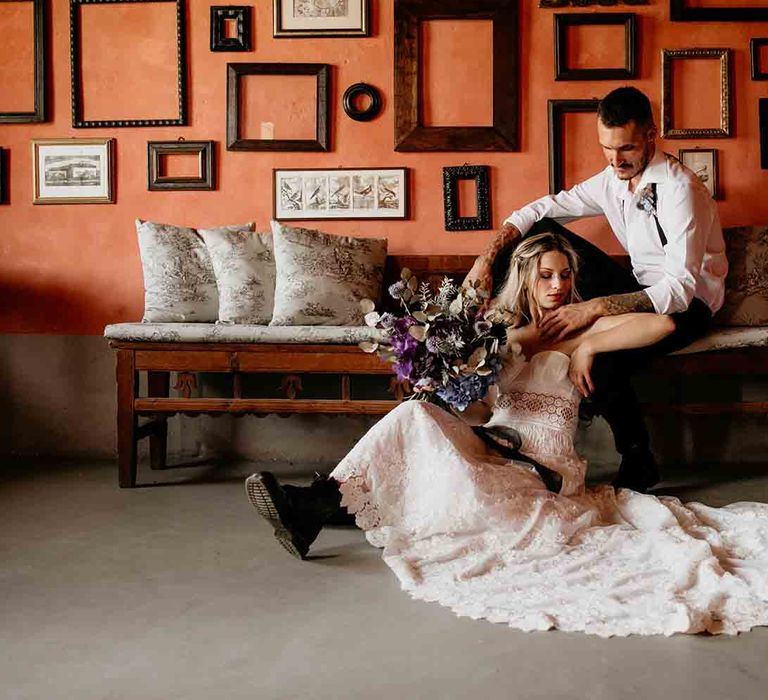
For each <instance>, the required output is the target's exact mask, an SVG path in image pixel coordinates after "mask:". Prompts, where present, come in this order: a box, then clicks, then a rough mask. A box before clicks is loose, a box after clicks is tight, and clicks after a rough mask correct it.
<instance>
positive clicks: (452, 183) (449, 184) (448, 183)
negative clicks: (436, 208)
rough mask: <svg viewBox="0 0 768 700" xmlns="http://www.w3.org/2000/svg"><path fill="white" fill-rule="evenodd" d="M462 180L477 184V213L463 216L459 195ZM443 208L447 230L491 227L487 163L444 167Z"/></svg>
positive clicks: (478, 229) (480, 229)
mask: <svg viewBox="0 0 768 700" xmlns="http://www.w3.org/2000/svg"><path fill="white" fill-rule="evenodd" d="M461 180H473V181H474V184H475V215H474V216H462V215H461V207H460V196H459V183H460V181H461ZM443 208H444V210H445V230H446V231H485V230H487V229H489V228H491V202H490V188H489V187H488V166H487V165H459V166H455V167H447V168H443Z"/></svg>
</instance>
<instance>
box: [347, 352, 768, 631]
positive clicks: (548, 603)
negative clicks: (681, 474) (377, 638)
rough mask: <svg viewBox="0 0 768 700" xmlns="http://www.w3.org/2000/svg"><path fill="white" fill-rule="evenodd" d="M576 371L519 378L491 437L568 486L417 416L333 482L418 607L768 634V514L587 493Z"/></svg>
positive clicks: (534, 364)
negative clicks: (502, 433) (430, 604)
mask: <svg viewBox="0 0 768 700" xmlns="http://www.w3.org/2000/svg"><path fill="white" fill-rule="evenodd" d="M567 371H568V358H567V356H565V355H562V354H561V353H558V352H546V353H539V354H538V355H536V356H535V357H533V358H532V359H531V362H529V363H526V362H523V361H522V360H519V359H518V360H517V361H514V362H512V363H510V364H509V365H508V367H507V368H506V369H505V372H504V374H503V376H502V378H501V380H500V383H499V390H500V393H499V395H498V398H497V399H496V402H495V406H494V411H493V416H492V418H491V421H490V422H489V425H507V426H512V427H514V428H515V429H516V430H518V432H520V434H521V435H522V437H523V446H522V448H521V449H522V451H523V453H524V454H526V455H527V456H529V457H532V458H533V459H535V460H536V461H537V462H539V463H541V464H544V465H545V466H548V467H549V468H550V469H553V470H554V471H557V472H558V473H560V474H561V476H562V477H563V485H562V489H561V492H560V493H559V494H553V493H551V492H549V491H547V490H546V488H545V487H544V485H543V483H542V481H541V479H540V478H539V476H538V474H537V473H536V472H535V471H533V470H532V469H531V467H530V465H528V464H527V463H524V462H514V461H508V460H506V459H504V458H502V457H500V456H498V455H496V454H495V453H493V452H492V451H490V450H489V449H488V447H487V446H486V445H485V443H484V442H483V441H482V440H481V439H480V438H478V437H477V436H476V435H475V433H474V432H473V431H472V429H471V428H470V427H469V426H467V425H466V424H465V423H464V422H463V421H462V420H461V419H459V418H457V417H455V416H453V415H451V414H449V413H447V412H445V411H443V410H441V409H440V408H438V407H436V406H434V405H432V404H427V403H423V402H418V401H408V402H405V403H403V404H401V405H400V406H398V407H397V408H396V409H395V410H393V411H392V412H390V413H389V414H388V415H387V416H385V417H384V418H383V419H382V420H381V421H379V423H377V424H376V425H375V426H374V427H373V428H372V429H371V430H370V431H369V432H368V433H367V434H366V435H365V436H364V437H363V438H362V439H361V440H360V441H359V442H358V443H357V445H356V446H355V447H354V448H353V449H352V451H351V452H350V453H349V454H348V455H347V456H346V457H345V458H344V460H343V461H342V462H341V463H340V464H339V465H338V467H337V468H336V469H335V470H334V471H333V473H332V476H333V477H334V478H335V479H336V480H338V481H339V482H340V483H341V491H342V499H343V500H342V504H343V505H345V506H346V507H347V508H348V510H349V511H350V512H353V513H355V517H356V521H357V524H358V525H359V526H360V527H361V528H362V529H363V530H364V531H365V533H366V537H367V538H368V540H369V541H370V542H371V543H372V544H374V545H375V546H378V547H383V550H384V551H383V558H384V561H385V562H386V563H387V565H388V566H389V567H390V568H391V569H392V570H393V571H394V572H395V574H396V575H397V577H398V579H399V581H400V584H401V586H402V588H403V589H404V590H406V591H407V592H408V593H409V594H410V595H411V596H412V597H414V598H417V599H421V600H426V601H435V602H438V603H440V604H442V605H445V606H448V607H450V608H451V609H452V610H454V611H455V612H456V613H457V614H459V615H463V616H468V617H472V618H476V619H477V618H484V619H487V620H490V621H491V622H503V623H507V624H509V625H510V626H512V627H516V628H519V629H523V630H545V629H550V628H557V629H562V630H572V631H584V632H588V633H593V634H598V635H601V636H611V635H627V634H666V635H669V634H673V633H675V632H689V633H694V632H701V631H708V632H711V633H727V634H735V633H737V632H740V631H745V630H748V629H750V628H751V627H753V626H755V625H765V624H768V505H766V504H760V503H736V504H733V505H730V506H726V507H725V508H710V507H708V506H705V505H702V504H699V503H689V504H683V503H681V502H680V501H679V500H678V499H675V498H670V497H660V498H657V497H655V496H648V495H641V494H637V493H635V492H632V491H628V490H619V491H618V492H616V491H614V489H613V488H611V487H608V486H603V487H599V488H596V489H590V490H587V491H585V489H584V474H585V467H586V465H585V463H584V461H583V460H582V459H581V458H580V457H579V456H578V455H577V454H576V452H575V450H574V447H573V436H574V434H575V429H576V424H577V408H578V395H577V393H576V391H575V389H574V387H573V385H572V384H571V383H570V381H569V380H568V376H567Z"/></svg>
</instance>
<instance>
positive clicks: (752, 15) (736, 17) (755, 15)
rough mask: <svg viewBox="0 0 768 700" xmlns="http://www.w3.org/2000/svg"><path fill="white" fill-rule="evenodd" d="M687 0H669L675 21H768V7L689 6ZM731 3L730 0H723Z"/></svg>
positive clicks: (670, 10) (670, 13)
mask: <svg viewBox="0 0 768 700" xmlns="http://www.w3.org/2000/svg"><path fill="white" fill-rule="evenodd" d="M686 2H687V0H669V18H670V19H671V20H672V21H673V22H768V6H767V7H688V6H687V4H686ZM723 2H724V3H729V4H730V0H723Z"/></svg>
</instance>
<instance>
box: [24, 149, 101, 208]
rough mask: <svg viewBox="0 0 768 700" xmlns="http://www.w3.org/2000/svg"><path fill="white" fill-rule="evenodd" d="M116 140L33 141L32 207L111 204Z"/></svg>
mask: <svg viewBox="0 0 768 700" xmlns="http://www.w3.org/2000/svg"><path fill="white" fill-rule="evenodd" d="M114 143H115V140H114V139H35V140H33V141H32V164H33V167H32V179H33V193H34V198H33V200H32V202H33V204H110V203H112V202H114V201H115V198H114V188H113V182H114Z"/></svg>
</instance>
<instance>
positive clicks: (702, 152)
mask: <svg viewBox="0 0 768 700" xmlns="http://www.w3.org/2000/svg"><path fill="white" fill-rule="evenodd" d="M677 159H678V160H679V161H680V162H681V163H682V164H683V165H685V166H686V167H688V168H690V169H691V170H692V171H693V172H694V173H695V174H696V175H698V176H699V178H701V180H702V183H703V184H704V186H705V187H706V188H707V189H708V190H709V192H710V194H711V195H712V199H721V197H722V193H721V192H720V167H719V163H718V155H717V149H716V148H681V149H679V150H678V152H677ZM697 160H698V161H699V167H697V163H696V161H697ZM702 160H704V162H703V163H702V162H701V161H702ZM702 165H703V166H704V167H701V166H702ZM699 168H701V169H699ZM704 175H706V178H705V177H704Z"/></svg>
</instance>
